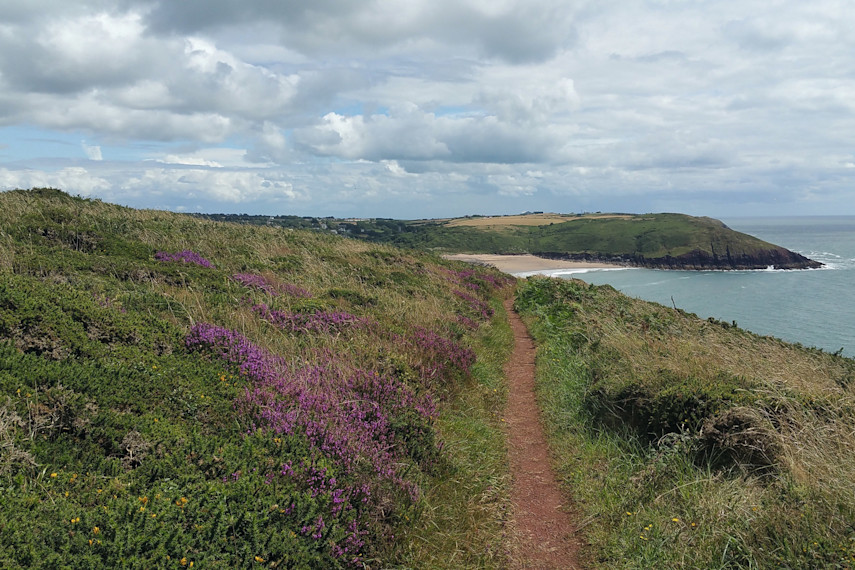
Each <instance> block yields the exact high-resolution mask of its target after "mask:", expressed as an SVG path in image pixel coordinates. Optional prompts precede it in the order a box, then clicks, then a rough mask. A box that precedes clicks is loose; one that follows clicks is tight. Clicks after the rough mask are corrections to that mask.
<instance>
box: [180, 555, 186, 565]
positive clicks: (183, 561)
mask: <svg viewBox="0 0 855 570" xmlns="http://www.w3.org/2000/svg"><path fill="white" fill-rule="evenodd" d="M178 563H179V564H181V565H182V566H187V558H186V557H184V558H182V559H181V560H179V561H178Z"/></svg>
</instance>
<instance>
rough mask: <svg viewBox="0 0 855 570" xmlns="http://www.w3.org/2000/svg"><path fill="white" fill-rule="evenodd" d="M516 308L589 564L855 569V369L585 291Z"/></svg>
mask: <svg viewBox="0 0 855 570" xmlns="http://www.w3.org/2000/svg"><path fill="white" fill-rule="evenodd" d="M517 305H518V306H519V307H520V308H521V309H522V310H523V311H524V313H525V314H526V318H527V319H528V320H529V322H530V324H531V330H532V331H533V332H534V334H535V335H536V337H537V340H538V343H539V345H540V348H539V354H538V361H537V362H538V391H539V392H538V393H539V398H540V401H541V403H542V405H543V407H544V410H545V417H546V424H547V427H548V432H549V434H550V439H551V444H552V445H553V447H554V449H555V450H556V454H557V456H558V458H559V459H558V461H559V469H560V473H561V477H562V479H563V481H564V485H565V490H566V492H567V493H568V494H571V495H572V496H573V497H574V498H575V499H576V500H577V502H578V504H579V505H580V508H581V509H582V511H583V512H584V516H583V523H582V526H583V529H582V530H583V532H584V533H585V535H586V537H587V540H588V541H589V543H590V544H591V549H590V551H589V553H588V554H589V556H590V562H591V564H592V565H593V566H597V567H608V568H653V567H657V568H683V567H692V568H771V567H775V568H777V567H787V568H825V567H828V568H847V567H851V566H852V565H853V563H855V526H853V520H855V467H853V465H855V462H853V461H852V460H851V453H852V450H853V449H855V406H853V404H855V398H853V396H855V393H853V389H855V384H854V383H853V381H852V380H853V377H855V362H853V361H852V360H850V359H845V358H841V357H839V356H835V355H831V354H827V353H824V352H822V351H817V350H808V349H804V348H801V347H798V346H793V345H789V344H786V343H783V342H781V341H779V340H777V339H773V338H766V337H759V336H756V335H753V334H751V333H748V332H746V331H743V330H740V329H738V328H735V327H733V326H731V325H729V324H726V323H721V322H717V321H707V320H701V319H699V318H697V317H696V316H694V315H690V314H686V313H683V312H681V311H676V310H672V309H668V308H666V307H662V306H660V305H656V304H652V303H647V302H644V301H639V300H634V299H630V298H628V297H625V296H623V295H621V294H620V293H618V292H617V291H615V290H614V289H612V288H610V287H607V286H604V287H594V286H588V285H586V284H584V283H582V282H578V281H572V282H568V281H564V282H561V281H557V280H541V279H530V280H528V282H527V283H526V284H525V285H524V286H523V287H522V289H521V291H520V295H519V297H518V300H517Z"/></svg>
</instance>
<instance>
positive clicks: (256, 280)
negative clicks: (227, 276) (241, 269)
mask: <svg viewBox="0 0 855 570" xmlns="http://www.w3.org/2000/svg"><path fill="white" fill-rule="evenodd" d="M231 278H232V280H233V281H237V282H238V283H240V284H241V285H243V286H245V287H252V288H255V289H259V290H261V291H264V292H265V293H267V294H268V295H271V296H273V297H276V296H278V295H282V294H285V295H289V296H291V297H296V298H299V299H307V298H309V297H311V296H312V294H311V293H309V292H308V291H307V290H305V289H303V288H302V287H298V286H297V285H292V284H291V283H275V282H272V281H271V280H270V279H268V278H266V277H264V276H262V275H255V274H253V273H237V274H235V275H232V277H231Z"/></svg>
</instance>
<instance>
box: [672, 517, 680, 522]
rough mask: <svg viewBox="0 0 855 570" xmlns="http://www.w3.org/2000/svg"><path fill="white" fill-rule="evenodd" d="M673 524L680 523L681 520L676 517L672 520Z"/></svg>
mask: <svg viewBox="0 0 855 570" xmlns="http://www.w3.org/2000/svg"><path fill="white" fill-rule="evenodd" d="M671 522H680V519H678V518H677V517H674V518H673V519H671Z"/></svg>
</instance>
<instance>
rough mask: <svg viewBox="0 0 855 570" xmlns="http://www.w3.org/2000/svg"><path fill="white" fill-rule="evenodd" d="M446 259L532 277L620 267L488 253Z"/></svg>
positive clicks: (608, 264) (468, 254)
mask: <svg viewBox="0 0 855 570" xmlns="http://www.w3.org/2000/svg"><path fill="white" fill-rule="evenodd" d="M443 257H445V258H446V259H454V260H457V261H468V262H470V263H484V264H487V265H492V266H494V267H495V268H496V269H498V270H499V271H504V272H505V273H510V274H511V275H517V276H520V275H534V274H536V273H555V272H557V271H561V270H567V271H568V272H573V271H585V270H589V269H616V268H619V267H621V266H620V265H615V264H610V263H594V262H588V261H564V260H560V259H544V258H542V257H537V256H534V255H496V254H489V253H474V254H473V253H456V254H454V255H445V256H443Z"/></svg>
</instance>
